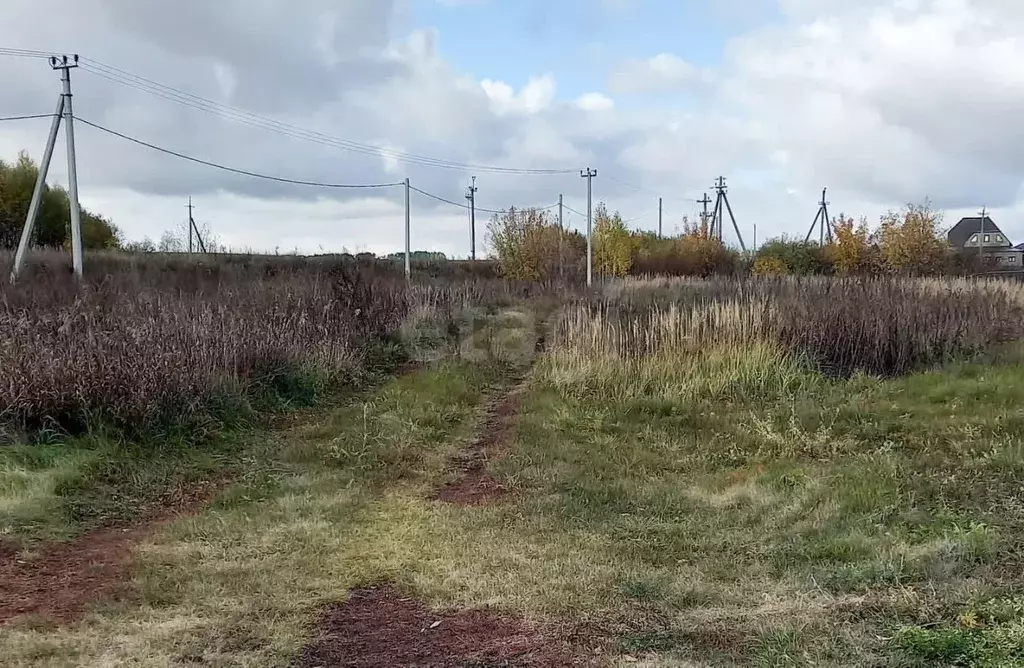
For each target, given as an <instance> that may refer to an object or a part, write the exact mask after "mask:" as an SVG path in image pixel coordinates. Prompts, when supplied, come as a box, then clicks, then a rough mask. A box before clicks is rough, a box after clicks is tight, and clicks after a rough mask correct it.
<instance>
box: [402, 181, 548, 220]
mask: <svg viewBox="0 0 1024 668" xmlns="http://www.w3.org/2000/svg"><path fill="white" fill-rule="evenodd" d="M409 190H415V191H416V192H418V193H419V194H421V195H424V196H425V197H429V198H430V199H433V200H437V201H438V202H444V203H445V204H451V205H452V206H457V207H459V208H460V209H467V210H468V209H470V208H471V207H470V206H469V205H468V204H460V203H459V202H454V201H452V200H450V199H446V198H444V197H441V196H440V195H435V194H434V193H429V192H427V191H426V190H421V189H419V188H417V187H416V186H412V185H411V186H409ZM556 206H558V203H557V202H556V203H555V204H550V205H548V206H537V207H510V208H515V209H524V208H525V209H533V210H535V211H548V210H550V209H553V208H555V207H556ZM475 210H476V211H477V212H479V213H508V212H509V209H484V208H482V207H479V206H478V207H475Z"/></svg>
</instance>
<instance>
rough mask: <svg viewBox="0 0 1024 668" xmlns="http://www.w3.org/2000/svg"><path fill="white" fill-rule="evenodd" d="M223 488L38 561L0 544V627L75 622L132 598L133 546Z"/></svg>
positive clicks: (204, 489) (201, 491)
mask: <svg viewBox="0 0 1024 668" xmlns="http://www.w3.org/2000/svg"><path fill="white" fill-rule="evenodd" d="M222 486H223V481H222V480H213V481H208V482H206V483H203V484H199V485H193V486H189V487H188V488H187V489H186V490H184V491H180V492H179V493H178V494H176V495H175V496H174V498H173V499H168V500H167V502H166V503H165V504H163V505H161V506H160V507H159V508H158V509H156V510H154V511H152V512H149V513H147V514H146V515H145V516H144V517H143V519H141V520H140V521H139V522H136V523H132V524H129V525H121V526H110V527H104V528H100V529H96V530H95V531H91V532H89V533H87V534H85V535H83V536H81V537H79V538H76V539H74V540H72V541H69V542H66V543H51V544H47V545H44V546H42V547H41V548H40V549H39V550H38V555H37V556H34V557H30V558H21V557H20V556H19V555H20V551H19V550H18V549H17V548H15V547H14V546H12V545H9V544H8V545H2V544H0V626H3V625H4V624H6V623H8V622H10V621H11V620H13V619H15V618H17V617H20V616H22V615H29V614H31V615H38V616H41V617H44V618H46V619H48V620H50V621H53V622H55V623H66V622H71V621H74V620H75V619H77V618H78V617H80V616H81V615H82V613H84V612H85V611H86V610H87V609H88V608H89V606H90V605H93V604H95V603H97V602H100V601H108V600H117V599H126V598H130V597H131V596H132V594H133V592H132V591H131V587H130V586H129V582H130V579H131V567H132V554H133V551H134V549H135V546H136V545H137V544H138V543H139V542H140V541H142V540H144V539H145V538H146V537H147V536H149V535H150V534H151V533H152V532H153V531H155V530H156V529H157V528H158V527H160V526H161V525H163V524H165V523H167V522H170V521H172V520H174V519H175V518H178V517H182V516H185V515H191V514H194V513H195V512H197V511H198V510H199V509H200V508H202V507H203V506H204V505H205V504H206V503H207V502H208V501H209V500H210V499H211V498H213V496H214V494H215V493H216V492H217V491H218V490H219V489H220V488H221V487H222Z"/></svg>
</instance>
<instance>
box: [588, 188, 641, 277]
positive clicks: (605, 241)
mask: <svg viewBox="0 0 1024 668" xmlns="http://www.w3.org/2000/svg"><path fill="white" fill-rule="evenodd" d="M593 243H594V271H596V272H597V273H598V274H601V275H604V276H625V275H626V274H627V273H629V269H630V267H631V266H632V265H633V249H634V246H635V239H634V237H633V235H632V234H630V232H629V230H628V229H627V228H626V224H625V223H623V222H622V216H621V215H620V214H619V212H618V211H616V212H615V213H614V214H610V213H608V207H607V206H605V203H604V202H600V203H598V205H597V207H596V209H595V211H594V239H593Z"/></svg>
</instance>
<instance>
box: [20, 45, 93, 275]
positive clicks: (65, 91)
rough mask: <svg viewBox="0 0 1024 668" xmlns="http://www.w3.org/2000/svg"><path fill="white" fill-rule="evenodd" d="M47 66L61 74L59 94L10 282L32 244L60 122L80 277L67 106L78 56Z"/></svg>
mask: <svg viewBox="0 0 1024 668" xmlns="http://www.w3.org/2000/svg"><path fill="white" fill-rule="evenodd" d="M50 67H51V68H52V69H54V70H60V71H61V85H62V90H61V95H60V99H59V100H58V101H57V111H56V112H54V116H53V123H52V124H51V125H50V135H49V137H48V139H47V142H46V151H45V152H44V153H43V160H42V162H41V163H40V164H39V177H38V178H37V179H36V186H35V190H33V191H32V200H31V202H30V203H29V208H28V215H27V216H26V217H25V227H24V228H22V230H21V240H20V241H19V243H18V250H17V252H16V253H15V256H14V267H12V269H11V282H14V281H15V280H17V278H18V274H19V273H20V272H21V268H22V265H23V264H24V261H25V253H26V252H27V251H28V246H29V243H30V242H31V241H32V230H33V228H34V227H35V224H36V218H37V217H38V215H39V207H40V204H41V203H42V197H43V189H44V188H45V187H46V175H47V174H48V173H49V171H50V162H51V160H52V159H53V150H54V148H56V145H57V132H58V131H59V130H60V124H61V121H62V120H63V121H64V123H65V125H66V127H65V130H64V132H65V137H66V139H67V149H68V202H69V204H70V209H71V265H72V267H73V268H74V271H75V276H77V277H78V278H81V277H82V209H81V206H80V205H79V203H78V170H77V168H76V162H75V124H74V113H73V112H72V106H71V70H72V69H74V68H76V67H78V56H77V55H75V56H72V57H71V58H68V57H67V56H61V57H60V58H57V57H51V58H50Z"/></svg>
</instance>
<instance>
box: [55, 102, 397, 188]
mask: <svg viewBox="0 0 1024 668" xmlns="http://www.w3.org/2000/svg"><path fill="white" fill-rule="evenodd" d="M75 120H76V121H78V122H79V123H83V124H85V125H88V126H89V127H92V128H95V129H97V130H100V131H102V132H105V133H107V134H110V135H113V136H115V137H119V138H121V139H125V140H127V141H130V142H132V143H134V144H138V145H139V146H145V147H146V148H149V149H152V150H154V151H159V152H160V153H166V154H167V155H172V156H174V157H176V158H181V159H182V160H188V161H190V162H194V163H197V164H200V165H205V166H207V167H213V168H215V169H220V170H223V171H225V172H232V173H234V174H241V175H242V176H251V177H253V178H257V179H264V180H267V181H276V182H278V183H290V184H294V185H300V186H315V187H319V188H392V187H395V186H402V185H405V183H404V182H398V183H361V184H351V183H322V182H319V181H302V180H299V179H286V178H283V177H280V176H270V175H267V174H260V173H258V172H250V171H248V170H245V169H237V168H235V167H228V166H226V165H221V164H218V163H215V162H210V161H208V160H202V159H200V158H194V157H192V156H190V155H185V154H184V153H179V152H177V151H172V150H171V149H167V148H163V147H160V146H157V145H156V144H150V143H149V142H145V141H142V140H141V139H136V138H135V137H130V136H128V135H126V134H123V133H121V132H118V131H116V130H111V129H110V128H107V127H103V126H102V125H100V124H98V123H93V122H91V121H88V120H86V119H84V118H79V117H76V118H75Z"/></svg>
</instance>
